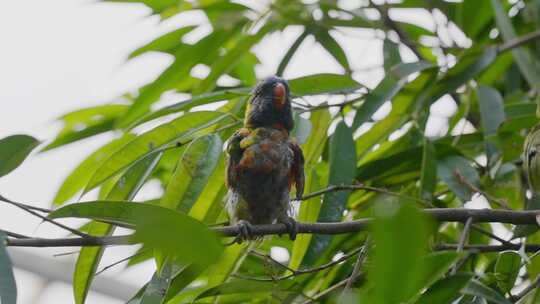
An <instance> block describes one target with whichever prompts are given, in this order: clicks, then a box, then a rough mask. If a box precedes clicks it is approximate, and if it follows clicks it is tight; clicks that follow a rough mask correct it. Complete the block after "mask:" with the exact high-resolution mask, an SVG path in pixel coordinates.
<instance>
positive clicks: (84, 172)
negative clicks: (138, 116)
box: [53, 133, 135, 205]
mask: <svg viewBox="0 0 540 304" xmlns="http://www.w3.org/2000/svg"><path fill="white" fill-rule="evenodd" d="M134 138H135V135H133V134H129V133H128V134H125V135H124V136H122V137H120V138H118V139H115V140H113V141H111V142H109V143H107V144H106V145H104V146H102V147H100V148H98V149H97V150H95V151H94V152H92V153H91V154H90V155H88V157H86V159H84V160H83V161H82V162H81V163H80V164H79V165H78V166H77V167H76V168H75V169H74V170H73V171H71V173H70V174H69V175H68V177H66V179H65V180H64V182H63V183H62V185H61V186H60V188H59V189H58V191H57V192H56V195H55V197H54V199H53V204H54V205H61V204H62V203H65V202H66V201H67V200H69V199H70V198H72V197H73V196H74V195H75V194H77V192H79V191H81V190H82V189H84V187H85V186H86V185H87V184H88V182H89V181H90V179H91V178H92V175H93V174H94V172H95V171H96V170H97V168H99V167H100V166H101V164H103V163H104V162H105V161H106V160H107V159H108V158H109V157H110V156H111V155H112V154H113V153H114V152H116V151H117V150H118V149H120V148H121V147H122V146H124V145H125V144H126V143H128V142H129V141H130V140H132V139H134Z"/></svg>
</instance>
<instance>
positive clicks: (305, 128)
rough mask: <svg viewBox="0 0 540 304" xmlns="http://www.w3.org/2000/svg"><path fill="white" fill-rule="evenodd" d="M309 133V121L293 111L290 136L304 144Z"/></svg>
mask: <svg viewBox="0 0 540 304" xmlns="http://www.w3.org/2000/svg"><path fill="white" fill-rule="evenodd" d="M310 133H311V122H310V121H309V120H307V119H305V118H303V117H302V116H300V114H298V113H296V112H295V113H294V129H293V130H292V131H291V136H292V137H293V138H295V139H296V141H297V142H298V144H300V145H302V144H304V143H305V142H306V141H307V139H308V137H309V134H310Z"/></svg>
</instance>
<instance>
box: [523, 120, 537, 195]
mask: <svg viewBox="0 0 540 304" xmlns="http://www.w3.org/2000/svg"><path fill="white" fill-rule="evenodd" d="M539 149H540V124H539V125H536V126H535V127H533V128H532V129H531V131H530V132H529V134H527V137H526V138H525V143H524V147H523V156H522V161H523V170H524V172H525V175H526V176H527V181H528V184H529V185H528V186H529V190H531V192H532V195H533V196H540V166H539V165H540V158H539V155H538V152H539V151H538V150H539Z"/></svg>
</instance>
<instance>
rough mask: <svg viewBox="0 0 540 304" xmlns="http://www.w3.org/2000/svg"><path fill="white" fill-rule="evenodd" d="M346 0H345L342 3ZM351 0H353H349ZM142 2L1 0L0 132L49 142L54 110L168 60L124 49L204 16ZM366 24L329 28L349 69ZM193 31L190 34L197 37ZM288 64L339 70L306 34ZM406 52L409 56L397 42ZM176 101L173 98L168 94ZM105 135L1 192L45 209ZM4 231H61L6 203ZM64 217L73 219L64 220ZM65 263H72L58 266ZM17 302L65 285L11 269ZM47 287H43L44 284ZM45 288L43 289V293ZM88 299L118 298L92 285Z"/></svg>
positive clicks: (362, 53) (56, 295) (113, 256)
mask: <svg viewBox="0 0 540 304" xmlns="http://www.w3.org/2000/svg"><path fill="white" fill-rule="evenodd" d="M345 2H347V1H345ZM348 2H351V1H348ZM148 14H149V10H148V9H147V8H145V7H144V6H142V5H137V4H135V5H126V4H115V3H95V2H90V1H82V0H54V1H42V0H19V1H0V39H1V40H0V104H1V105H2V108H1V110H0V138H2V137H5V136H8V135H12V134H17V133H25V134H30V135H33V136H35V137H37V138H39V139H41V140H50V139H52V138H53V136H54V135H55V134H56V132H57V131H58V130H59V128H60V126H61V125H60V124H59V123H58V122H55V119H56V118H57V117H59V116H60V115H62V114H64V113H66V112H69V111H73V110H76V109H79V108H81V107H88V106H92V105H98V104H101V103H104V102H108V101H110V100H113V99H114V98H116V97H117V96H119V95H121V94H123V93H125V92H127V91H133V89H135V88H137V87H139V86H140V85H143V84H145V83H147V82H149V81H151V80H152V79H154V78H155V77H156V76H157V75H158V74H159V72H160V71H162V70H163V69H164V68H165V67H166V66H167V65H168V64H169V63H170V62H171V60H170V58H169V57H168V56H166V55H162V54H147V55H144V56H141V57H140V58H137V59H135V60H133V61H130V62H126V61H125V59H126V57H127V54H128V53H129V52H130V51H131V50H133V49H135V48H136V47H138V46H140V45H142V44H143V43H144V42H147V41H149V40H150V39H152V38H153V37H156V36H157V35H158V34H162V33H165V32H168V31H170V30H173V29H176V28H177V27H179V26H180V25H183V24H197V23H200V22H201V21H202V20H204V17H203V16H201V15H198V14H191V15H187V16H186V15H183V16H180V17H176V18H172V19H170V20H167V21H166V22H164V23H159V19H158V18H157V17H148ZM409 17H410V18H412V19H414V20H416V22H422V23H424V24H425V25H426V26H427V27H434V25H433V24H430V18H429V16H426V15H425V14H424V13H421V12H418V11H416V12H413V13H410V14H409ZM300 30H301V29H300V28H291V29H290V30H289V31H287V32H286V33H282V34H273V35H271V36H270V37H269V38H268V39H266V40H264V41H263V42H262V43H261V44H260V45H259V46H258V47H256V49H255V52H256V53H257V55H259V59H260V60H261V61H262V64H261V65H260V66H259V67H258V68H257V74H258V76H259V77H265V76H268V75H270V74H271V73H272V72H273V71H274V69H275V67H276V66H277V65H278V63H279V61H280V60H281V58H282V56H283V54H284V53H285V52H286V50H287V49H286V47H287V46H289V45H290V44H291V43H292V41H293V40H294V39H295V38H296V37H297V35H299V34H300ZM374 35H376V34H374V33H373V32H372V31H362V30H357V31H347V32H345V33H341V34H340V33H335V38H336V39H338V40H339V41H340V42H342V43H343V45H344V46H345V49H346V52H347V54H348V56H349V60H350V62H351V66H352V67H353V68H359V69H362V68H371V67H375V66H380V65H381V64H382V60H381V58H380V56H379V54H380V49H381V45H382V44H381V42H380V41H379V40H373V37H374ZM196 38H197V37H194V39H196ZM299 54H301V55H300V56H295V57H294V59H293V61H292V62H291V66H290V68H289V69H288V70H287V71H286V74H285V76H286V77H288V78H293V77H297V76H303V75H307V74H312V73H319V72H335V73H340V72H342V69H341V68H340V67H339V66H338V65H337V64H336V63H335V61H334V60H333V59H332V58H330V57H329V56H328V55H327V54H326V53H325V52H324V50H322V49H321V48H320V47H318V46H317V45H316V44H315V43H314V42H313V40H312V39H307V40H306V42H305V43H304V44H303V45H302V47H301V49H300V51H299ZM402 55H404V56H405V59H407V60H412V59H414V58H413V57H411V56H410V52H407V51H406V50H403V54H402ZM382 76H383V72H382V70H381V69H375V70H369V72H367V71H366V72H362V73H358V74H355V78H356V79H357V80H359V81H361V82H363V83H364V84H366V85H368V86H370V87H373V86H374V85H375V84H376V83H377V82H378V81H379V80H380V78H381V77H382ZM176 101H177V100H176ZM108 139H110V135H105V136H103V135H101V136H97V137H95V138H92V139H89V140H85V141H83V142H80V143H77V144H73V145H69V146H66V147H62V148H60V149H58V150H53V151H51V152H47V153H44V154H34V155H32V156H31V158H30V159H29V160H28V161H26V162H25V163H24V165H23V166H22V167H20V168H18V169H17V170H15V171H14V172H12V173H11V174H10V175H8V176H5V177H3V178H1V179H0V193H1V194H2V195H5V196H7V197H9V198H12V199H14V200H17V201H21V202H27V203H31V204H33V205H37V206H43V207H49V206H50V201H51V200H52V198H53V196H54V194H55V192H56V190H57V189H58V187H59V185H60V183H61V182H62V181H63V179H64V178H65V177H66V176H67V175H68V174H69V172H70V171H71V170H72V169H73V168H74V167H75V166H76V165H77V164H78V163H79V162H80V161H81V160H82V159H84V158H85V156H86V155H88V154H89V153H90V152H91V151H92V150H94V149H95V148H97V147H98V146H99V145H101V144H102V143H104V142H105V141H106V140H108ZM0 223H1V228H2V229H7V230H10V231H16V232H19V233H23V234H28V235H35V236H47V237H51V236H65V233H64V232H63V231H60V230H58V229H56V228H54V227H51V226H50V225H47V224H41V225H40V221H39V220H37V219H35V218H32V217H30V216H28V215H26V214H24V213H22V212H21V211H19V210H16V209H14V208H12V207H6V206H3V205H0ZM67 223H75V222H69V221H67ZM29 251H30V252H32V253H34V254H38V255H40V256H42V257H45V258H49V259H54V260H55V261H61V262H62V261H63V262H71V263H72V261H73V259H74V257H75V255H68V256H62V257H53V254H57V253H63V252H69V251H71V250H70V249H65V248H64V249H30V250H29ZM130 252H132V251H131V250H129V249H127V248H122V247H119V248H113V249H108V250H107V251H106V255H105V257H104V260H103V262H104V264H107V263H111V262H114V261H116V260H118V259H121V258H122V257H125V256H127V255H128V254H129V253H130ZM66 269H67V270H66V271H72V269H73V267H72V266H70V267H68V268H66ZM152 272H153V265H152V264H151V263H146V264H143V265H139V266H136V267H133V268H131V269H128V270H126V271H124V270H122V267H117V268H116V269H113V270H110V271H108V272H106V273H104V274H102V275H101V276H110V277H115V278H118V279H120V280H124V281H126V282H128V283H130V284H133V285H134V286H141V285H142V284H144V283H145V282H146V281H147V280H148V279H149V278H150V276H151V274H152ZM16 276H17V281H18V288H19V303H72V302H73V300H72V292H71V286H69V285H67V284H63V283H58V282H57V283H54V284H50V285H44V282H45V281H44V280H43V278H40V277H38V276H35V275H33V274H31V273H28V272H25V271H20V270H17V272H16ZM43 288H45V290H42V289H43ZM41 292H43V293H41ZM87 302H88V303H121V302H120V301H118V300H114V299H111V298H107V297H103V296H101V295H98V294H96V293H93V294H91V295H90V297H89V299H88V301H87Z"/></svg>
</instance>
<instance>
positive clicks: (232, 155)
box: [226, 128, 249, 189]
mask: <svg viewBox="0 0 540 304" xmlns="http://www.w3.org/2000/svg"><path fill="white" fill-rule="evenodd" d="M246 130H247V129H244V128H242V129H240V130H238V131H236V132H235V133H234V134H233V135H232V136H231V138H229V140H228V142H227V149H226V151H227V176H226V181H227V187H229V188H231V189H236V188H237V184H236V183H237V178H236V166H237V165H238V163H239V162H240V160H241V159H242V154H243V153H244V150H243V149H242V148H241V147H240V141H242V139H244V138H245V137H246V136H248V135H249V131H246Z"/></svg>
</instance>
